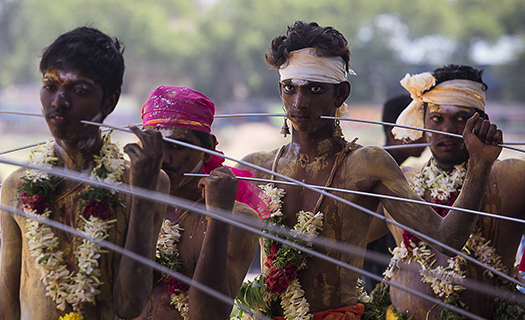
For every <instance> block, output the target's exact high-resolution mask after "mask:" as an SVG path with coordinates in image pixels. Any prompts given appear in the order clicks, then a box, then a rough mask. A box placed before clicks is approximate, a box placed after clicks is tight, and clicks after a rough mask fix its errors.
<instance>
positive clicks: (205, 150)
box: [81, 120, 519, 284]
mask: <svg viewBox="0 0 525 320" xmlns="http://www.w3.org/2000/svg"><path fill="white" fill-rule="evenodd" d="M81 122H82V123H86V124H92V125H96V126H104V127H109V128H113V129H115V130H119V131H123V132H128V133H132V132H131V130H126V129H122V128H120V127H115V126H112V125H108V124H103V123H98V122H91V121H86V120H82V121H81ZM163 139H164V140H165V141H168V142H171V143H175V144H177V145H181V146H183V147H186V148H191V149H195V150H198V151H201V152H205V153H208V154H211V155H215V156H217V157H220V158H224V159H228V160H231V161H234V162H237V163H239V164H242V165H244V166H246V167H248V168H252V169H255V170H259V171H262V172H264V173H267V174H270V175H274V176H275V177H279V178H281V179H284V180H287V181H290V182H294V183H296V184H297V185H299V186H301V187H303V188H306V189H308V190H311V191H314V192H317V193H320V194H323V195H325V196H326V197H328V198H332V199H334V200H337V201H340V202H342V203H344V204H346V205H348V206H350V207H353V208H355V209H357V210H360V211H362V212H364V213H367V214H369V215H371V216H373V217H376V218H378V219H380V220H382V221H385V222H386V223H390V224H393V225H395V226H397V227H400V228H402V229H405V230H407V231H408V232H411V233H412V234H414V235H415V236H417V237H418V238H420V239H422V240H425V241H427V242H430V243H434V244H437V245H439V246H441V247H442V248H444V249H446V250H448V251H450V252H453V253H454V254H456V255H459V256H461V257H463V258H464V259H465V260H468V261H470V262H472V263H473V264H476V265H478V266H480V267H482V268H485V269H488V270H490V271H491V272H493V273H495V274H497V275H499V276H501V277H502V278H504V279H507V280H508V281H510V282H513V283H516V284H519V282H517V280H516V279H514V278H512V277H510V276H508V275H506V274H505V273H503V272H501V271H499V270H496V269H494V268H493V267H491V266H488V265H484V264H483V263H481V262H480V261H478V260H476V259H474V258H472V257H471V256H469V255H466V254H464V253H463V252H461V251H459V250H456V249H455V248H452V247H451V246H449V245H447V244H445V243H442V242H441V241H438V240H436V239H433V238H431V237H429V236H427V235H425V234H423V233H421V232H419V231H417V230H415V229H413V228H410V227H408V226H406V225H403V224H401V223H399V222H397V221H395V220H392V219H389V218H387V217H385V216H383V215H381V214H378V213H377V212H375V211H372V210H369V209H367V208H365V207H363V206H360V205H358V204H355V203H353V202H351V201H348V200H346V199H343V198H341V197H338V196H336V195H334V194H332V193H329V192H327V191H324V190H320V189H317V188H314V187H312V186H310V185H308V184H306V183H304V182H302V181H298V180H296V179H293V178H290V177H288V176H286V175H283V174H280V173H278V172H274V171H271V170H269V169H266V168H263V167H260V166H257V165H254V164H253V163H250V162H247V161H244V160H239V159H235V158H232V157H230V156H226V155H224V154H222V153H219V152H216V151H212V150H210V149H206V148H203V147H200V146H196V145H193V144H191V143H186V142H183V141H179V140H175V139H169V138H163Z"/></svg>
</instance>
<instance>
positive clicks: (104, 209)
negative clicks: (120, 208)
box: [82, 201, 111, 220]
mask: <svg viewBox="0 0 525 320" xmlns="http://www.w3.org/2000/svg"><path fill="white" fill-rule="evenodd" d="M82 216H83V217H84V218H86V219H88V220H89V218H91V217H92V216H93V217H95V218H100V219H102V220H109V218H111V207H110V205H109V203H107V202H106V201H91V202H90V203H88V204H87V205H86V206H85V207H84V210H82Z"/></svg>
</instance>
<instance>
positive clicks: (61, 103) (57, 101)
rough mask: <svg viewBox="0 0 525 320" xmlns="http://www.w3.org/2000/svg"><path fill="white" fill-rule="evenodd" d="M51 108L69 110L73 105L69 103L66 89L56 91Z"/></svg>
mask: <svg viewBox="0 0 525 320" xmlns="http://www.w3.org/2000/svg"><path fill="white" fill-rule="evenodd" d="M51 106H52V107H53V108H55V109H59V108H69V107H70V106H71V104H70V103H69V101H68V99H67V97H66V93H65V91H64V89H62V88H61V89H59V90H57V91H56V94H55V96H54V97H53V101H51Z"/></svg>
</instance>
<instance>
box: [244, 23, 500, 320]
mask: <svg viewBox="0 0 525 320" xmlns="http://www.w3.org/2000/svg"><path fill="white" fill-rule="evenodd" d="M266 61H267V62H268V63H269V64H270V65H271V66H273V67H274V68H276V69H278V70H279V73H280V75H281V79H280V81H279V88H280V95H281V98H282V100H283V103H284V108H285V111H286V115H287V117H288V118H289V119H290V121H291V122H292V125H293V128H292V141H291V142H290V143H289V144H288V145H285V146H283V147H282V148H280V149H278V150H273V151H270V152H257V153H253V154H250V155H248V156H246V157H245V158H244V160H245V161H248V162H251V163H254V164H257V165H259V166H263V167H265V168H268V169H273V170H274V171H276V172H279V173H281V174H285V175H287V176H289V177H292V178H294V179H297V180H299V181H303V182H305V183H309V184H313V185H325V186H331V187H335V188H345V189H351V190H358V191H365V192H373V193H380V194H387V195H396V196H400V197H408V198H412V199H419V197H418V196H417V195H416V194H415V193H414V192H413V191H412V190H411V189H410V186H409V185H408V183H407V181H406V179H405V178H404V176H403V173H402V172H401V170H400V169H399V167H398V166H397V164H396V162H395V161H394V160H393V159H392V157H390V155H388V153H386V152H385V151H384V150H383V149H381V148H378V147H364V148H362V147H360V146H359V145H357V144H356V143H355V140H354V141H352V142H347V141H346V140H345V139H344V138H343V137H342V136H341V134H340V133H339V132H337V130H336V127H337V126H336V121H334V120H327V119H321V118H320V117H321V116H333V115H335V114H336V112H337V110H340V109H341V106H342V105H343V103H344V102H345V100H346V99H347V98H348V96H349V94H350V83H349V82H348V81H347V80H346V74H347V73H348V72H350V73H353V72H351V71H350V69H349V61H350V51H349V49H348V46H347V41H346V39H345V38H344V36H343V35H342V34H341V33H340V32H339V31H337V30H336V29H334V28H333V27H320V26H319V25H318V24H317V23H315V22H312V23H304V22H302V21H298V22H296V23H295V24H294V25H293V26H290V27H288V31H287V32H286V34H285V35H282V36H279V37H277V38H275V39H274V40H273V41H272V44H271V47H270V52H269V53H267V54H266ZM483 123H485V122H484V121H483V120H482V119H478V118H477V117H474V118H473V119H471V120H470V121H469V125H468V130H466V131H465V139H466V140H467V141H468V146H469V149H472V150H475V156H473V157H472V158H473V159H474V165H473V166H472V167H471V168H469V169H470V171H469V173H468V180H469V183H468V185H465V189H466V190H468V192H466V195H465V196H462V197H461V199H459V201H458V206H461V207H466V208H471V209H478V208H479V204H480V200H481V199H480V198H479V196H477V195H479V194H480V192H482V191H483V186H484V185H485V182H486V179H487V173H488V171H489V170H490V166H491V164H492V163H493V161H494V160H495V159H496V158H497V157H498V155H499V152H500V150H501V149H500V148H499V147H497V146H494V145H492V143H494V144H496V143H498V142H501V139H500V138H498V137H497V136H495V135H494V134H495V133H494V132H492V133H491V134H488V135H487V134H486V132H485V133H483V134H482V135H480V137H479V138H478V131H479V128H480V127H481V125H482V124H483ZM485 125H490V123H488V121H487V122H486V123H485ZM474 127H475V128H476V134H474V133H473V132H472V129H473V128H474ZM480 138H481V139H482V141H485V140H486V141H487V142H489V144H485V143H483V142H482V141H480ZM248 170H251V169H248ZM252 171H253V170H252ZM254 175H255V176H256V177H262V178H270V176H269V175H267V174H263V173H260V172H257V171H254ZM276 185H277V186H278V187H279V188H283V189H284V190H285V192H286V194H285V195H284V197H283V198H282V200H283V208H282V212H283V214H284V215H285V216H286V224H287V226H288V227H292V226H294V225H295V224H296V222H297V218H296V214H297V213H298V212H300V211H301V210H305V211H311V212H313V213H317V212H321V213H322V214H323V227H322V231H320V233H319V236H321V237H326V238H329V239H331V240H334V241H341V242H343V243H345V244H348V245H352V246H355V247H356V248H361V250H362V252H363V253H364V251H365V248H366V243H367V234H368V229H369V228H370V223H371V221H372V217H371V216H370V215H368V214H367V213H364V212H362V211H361V210H358V209H355V208H353V207H350V206H347V205H344V204H342V203H340V202H338V201H336V200H334V199H332V198H327V197H324V198H323V197H321V198H320V197H319V194H318V193H316V192H313V191H310V190H305V189H303V188H301V187H297V186H286V185H280V184H278V183H277V184H276ZM337 195H338V196H340V197H343V198H345V199H347V200H349V201H352V202H355V203H357V204H359V205H361V206H364V207H366V208H368V209H370V210H374V211H375V210H376V209H377V206H378V204H379V203H380V202H381V203H382V204H383V206H385V207H386V208H388V209H389V210H391V211H392V213H393V216H395V217H396V218H397V219H398V220H399V221H400V222H402V223H405V224H409V225H410V226H411V227H413V228H416V229H418V230H419V231H421V232H423V233H425V234H428V235H429V236H431V237H433V238H437V239H439V240H440V241H443V242H446V243H447V244H449V245H452V246H454V247H456V248H461V247H462V246H463V244H464V243H465V241H466V240H467V238H468V235H469V233H470V230H471V228H472V227H473V226H474V223H475V217H473V216H471V215H467V214H462V213H459V212H454V213H453V214H451V215H449V217H447V218H445V219H444V218H442V217H440V216H439V215H437V214H436V213H435V212H434V211H433V210H432V209H431V208H429V207H420V206H415V205H413V204H408V203H401V202H394V201H390V200H386V199H384V200H381V201H380V200H379V199H378V198H372V197H364V196H359V195H350V194H341V193H338V194H337ZM416 217H417V219H416ZM453 226H462V227H461V228H457V227H453ZM316 250H317V251H319V252H321V253H323V254H327V255H328V256H330V257H333V258H336V259H338V260H340V261H342V262H344V263H347V264H349V265H352V266H355V267H361V266H362V264H363V256H362V255H348V254H344V253H340V252H337V251H334V250H333V249H330V248H326V247H322V246H321V247H316ZM272 256H273V253H272ZM269 260H270V257H268V259H266V258H265V257H263V260H262V262H264V261H266V262H271V261H269ZM262 264H263V265H264V263H262ZM265 271H266V270H263V272H265ZM296 277H297V279H298V283H300V286H301V288H302V290H304V298H305V300H304V301H303V302H300V309H301V310H307V311H308V312H307V314H303V315H301V316H297V317H295V318H296V319H307V318H309V315H313V316H314V319H323V318H324V317H326V316H328V317H330V319H359V318H360V316H361V314H362V313H363V309H364V307H363V305H362V304H359V303H358V302H359V301H358V293H357V289H356V285H357V280H358V278H359V274H358V273H357V272H353V271H350V270H348V269H344V268H341V267H339V266H336V265H334V264H332V263H329V262H326V261H325V260H322V259H319V258H316V257H310V258H309V259H308V262H307V266H306V268H305V269H303V270H300V271H299V272H298V273H297V276H296ZM283 298H284V295H281V297H280V299H279V300H282V299H283ZM281 306H282V304H281ZM281 306H280V305H279V303H277V304H276V305H275V309H273V310H274V311H273V314H272V316H274V317H276V319H282V317H283V315H285V316H286V317H288V318H292V317H290V316H289V314H290V312H289V311H290V310H286V306H285V307H284V309H285V310H284V311H283V309H282V307H281ZM277 316H278V317H277Z"/></svg>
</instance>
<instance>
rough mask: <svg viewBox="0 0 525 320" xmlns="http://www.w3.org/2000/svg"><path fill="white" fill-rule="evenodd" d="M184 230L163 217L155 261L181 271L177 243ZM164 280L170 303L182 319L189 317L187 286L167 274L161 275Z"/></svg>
mask: <svg viewBox="0 0 525 320" xmlns="http://www.w3.org/2000/svg"><path fill="white" fill-rule="evenodd" d="M181 231H184V229H182V228H181V227H180V226H179V224H175V223H173V222H171V221H170V220H168V219H164V222H163V223H162V228H161V229H160V234H159V238H158V240H157V251H156V261H157V262H158V263H160V264H162V265H163V266H165V267H167V268H170V269H171V270H175V271H177V272H181V271H182V260H181V258H180V256H179V250H178V248H177V243H178V242H179V240H180V232H181ZM163 279H164V282H166V283H167V285H168V293H169V294H170V296H171V304H173V305H175V308H176V309H177V310H178V311H179V313H180V315H181V316H182V318H183V319H188V318H189V308H188V289H189V286H188V285H187V284H185V283H183V282H180V281H178V280H177V279H174V278H172V277H170V276H168V275H163Z"/></svg>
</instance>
